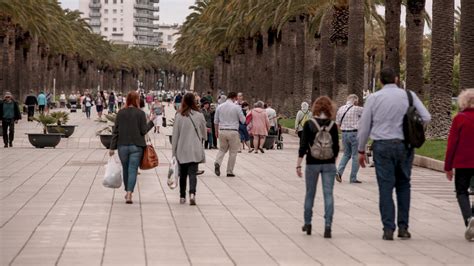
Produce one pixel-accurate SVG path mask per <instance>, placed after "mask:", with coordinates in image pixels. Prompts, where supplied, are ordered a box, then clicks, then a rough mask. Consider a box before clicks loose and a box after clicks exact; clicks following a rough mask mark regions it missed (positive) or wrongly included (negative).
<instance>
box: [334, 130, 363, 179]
mask: <svg viewBox="0 0 474 266" xmlns="http://www.w3.org/2000/svg"><path fill="white" fill-rule="evenodd" d="M342 145H343V146H344V155H343V156H342V158H341V161H340V162H339V167H338V168H337V172H338V173H339V174H340V175H341V176H342V174H343V173H344V169H346V165H347V163H348V162H349V160H350V159H351V158H352V168H351V182H354V181H356V180H357V172H359V161H358V152H357V147H358V145H359V141H358V140H357V132H342Z"/></svg>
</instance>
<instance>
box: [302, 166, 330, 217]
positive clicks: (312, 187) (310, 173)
mask: <svg viewBox="0 0 474 266" xmlns="http://www.w3.org/2000/svg"><path fill="white" fill-rule="evenodd" d="M320 173H321V176H322V182H323V195H324V220H325V224H326V226H331V224H332V217H333V215H334V199H333V189H334V178H335V176H336V165H335V164H308V165H306V169H305V177H306V197H305V200H304V223H305V224H311V219H312V217H313V205H314V197H315V196H316V186H317V185H318V178H319V174H320Z"/></svg>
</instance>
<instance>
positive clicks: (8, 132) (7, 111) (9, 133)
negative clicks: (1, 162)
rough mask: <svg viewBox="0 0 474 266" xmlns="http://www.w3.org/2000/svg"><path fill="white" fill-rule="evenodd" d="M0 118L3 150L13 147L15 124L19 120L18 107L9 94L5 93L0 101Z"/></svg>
mask: <svg viewBox="0 0 474 266" xmlns="http://www.w3.org/2000/svg"><path fill="white" fill-rule="evenodd" d="M0 118H1V119H2V129H3V131H2V133H3V144H4V147H5V148H8V147H13V139H14V137H15V124H16V123H18V120H20V119H21V112H20V106H19V105H18V102H16V101H15V100H14V99H13V96H12V94H11V93H10V92H6V93H5V95H4V97H3V101H0Z"/></svg>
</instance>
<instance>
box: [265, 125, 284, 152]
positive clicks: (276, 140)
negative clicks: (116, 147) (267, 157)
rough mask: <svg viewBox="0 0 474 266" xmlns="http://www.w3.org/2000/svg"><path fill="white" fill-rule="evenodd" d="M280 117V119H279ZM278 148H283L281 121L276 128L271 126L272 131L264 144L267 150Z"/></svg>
mask: <svg viewBox="0 0 474 266" xmlns="http://www.w3.org/2000/svg"><path fill="white" fill-rule="evenodd" d="M279 120H280V118H279V119H278V121H279ZM275 145H276V148H277V150H282V149H283V136H282V132H281V125H280V123H277V126H276V128H271V129H270V131H269V132H268V136H267V137H266V139H265V144H264V145H263V148H265V149H267V150H272V149H274V148H275Z"/></svg>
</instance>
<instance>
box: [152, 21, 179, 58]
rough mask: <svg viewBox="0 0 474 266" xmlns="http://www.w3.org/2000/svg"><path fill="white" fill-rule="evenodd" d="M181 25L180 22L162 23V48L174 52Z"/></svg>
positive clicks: (160, 30)
mask: <svg viewBox="0 0 474 266" xmlns="http://www.w3.org/2000/svg"><path fill="white" fill-rule="evenodd" d="M180 29H181V26H180V25H178V24H171V25H170V24H160V29H159V30H158V32H159V33H160V36H161V41H162V42H161V45H160V49H161V50H163V51H167V52H170V53H173V52H174V45H175V44H176V41H178V38H179V35H178V33H179V30H180Z"/></svg>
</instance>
